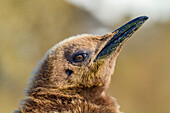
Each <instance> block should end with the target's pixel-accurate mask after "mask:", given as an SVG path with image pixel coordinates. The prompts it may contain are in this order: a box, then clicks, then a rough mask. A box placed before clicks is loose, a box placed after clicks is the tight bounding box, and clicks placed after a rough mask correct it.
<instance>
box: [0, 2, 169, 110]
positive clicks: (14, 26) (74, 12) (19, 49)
mask: <svg viewBox="0 0 170 113" xmlns="http://www.w3.org/2000/svg"><path fill="white" fill-rule="evenodd" d="M0 9H1V10H0V53H1V55H0V112H2V113H10V112H12V111H13V110H14V109H16V107H17V106H18V104H19V100H20V99H22V98H23V95H24V89H25V87H26V84H28V80H29V78H30V74H31V71H32V70H33V68H34V67H35V65H37V62H38V61H39V60H40V59H41V58H42V57H43V56H44V54H45V52H46V51H47V50H48V49H49V48H51V47H52V46H53V45H54V44H55V43H57V42H59V41H61V40H63V39H64V38H67V37H69V36H71V35H76V34H81V33H84V32H85V33H86V32H87V33H89V32H92V31H95V29H97V28H99V27H107V26H102V25H101V24H100V23H99V22H97V21H96V20H95V19H94V18H92V17H91V16H90V15H89V14H87V13H86V12H84V11H82V10H80V9H78V8H75V7H73V6H71V5H69V4H67V3H65V2H64V1H62V0H61V1H59V0H58V1H57V0H56V1H54V0H49V1H46V0H36V1H34V0H29V1H22V0H15V1H13V0H6V1H5V0H4V1H1V2H0ZM149 21H152V20H149ZM149 21H148V22H149ZM118 24H120V23H118ZM145 24H147V23H145ZM117 26H120V25H117ZM169 26H170V22H169V23H166V24H158V23H157V24H154V25H153V26H151V27H142V28H141V29H140V30H139V31H138V32H137V33H135V35H134V36H133V38H132V39H131V40H130V41H128V43H127V44H126V46H125V47H124V49H123V51H122V52H121V54H120V56H119V58H118V60H117V65H116V71H115V74H114V76H113V77H112V81H111V85H110V88H109V90H107V93H108V94H110V95H112V96H114V97H116V98H117V100H118V102H119V104H120V105H121V110H122V111H124V112H127V113H144V112H145V113H161V112H163V113H168V112H169V111H170V107H169V105H170V103H169V102H170V98H169V95H170V82H169V81H170V76H169V74H170V71H169V67H170V61H169V58H170V52H169V51H170V32H169V31H170V27H169ZM113 27H114V28H115V25H114V26H113ZM108 29H109V27H108Z"/></svg>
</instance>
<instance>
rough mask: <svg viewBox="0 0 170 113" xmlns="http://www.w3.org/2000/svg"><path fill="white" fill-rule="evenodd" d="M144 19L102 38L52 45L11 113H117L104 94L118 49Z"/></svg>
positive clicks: (81, 38)
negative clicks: (24, 94)
mask: <svg viewBox="0 0 170 113" xmlns="http://www.w3.org/2000/svg"><path fill="white" fill-rule="evenodd" d="M147 19H148V17H146V16H141V17H138V18H136V19H134V20H132V21H130V22H128V23H127V24H125V25H123V26H122V27H120V28H118V29H116V30H115V31H113V32H112V33H107V34H105V35H103V36H94V35H89V34H84V35H78V36H75V37H71V38H69V39H66V40H64V41H62V42H60V43H58V44H56V45H55V46H54V47H53V48H51V49H50V50H49V51H48V52H47V53H46V55H45V57H44V58H43V59H42V61H41V64H40V65H39V67H38V69H37V70H36V71H35V73H34V75H33V77H32V79H31V82H30V84H29V87H28V89H27V90H26V98H25V99H24V100H22V101H21V104H20V107H19V108H18V109H17V110H16V111H15V113H26V112H30V113H46V112H47V113H58V112H62V113H119V105H118V104H117V103H116V101H115V99H114V98H112V97H110V96H107V95H105V93H104V91H105V89H106V88H107V87H108V85H109V83H110V79H111V75H112V74H113V72H114V67H115V62H116V58H117V56H118V55H119V53H120V51H121V49H122V47H123V46H124V44H125V42H126V41H127V40H128V39H129V37H130V36H131V35H132V34H133V33H134V32H135V31H136V30H137V29H138V28H139V27H140V26H141V25H142V24H143V23H144V22H145V21H146V20H147Z"/></svg>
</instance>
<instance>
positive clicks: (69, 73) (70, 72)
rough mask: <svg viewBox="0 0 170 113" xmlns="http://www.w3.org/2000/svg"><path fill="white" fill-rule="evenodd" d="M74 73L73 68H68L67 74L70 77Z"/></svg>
mask: <svg viewBox="0 0 170 113" xmlns="http://www.w3.org/2000/svg"><path fill="white" fill-rule="evenodd" d="M72 73H73V71H72V70H69V69H67V70H66V74H67V75H68V77H69V76H70V75H71V74H72Z"/></svg>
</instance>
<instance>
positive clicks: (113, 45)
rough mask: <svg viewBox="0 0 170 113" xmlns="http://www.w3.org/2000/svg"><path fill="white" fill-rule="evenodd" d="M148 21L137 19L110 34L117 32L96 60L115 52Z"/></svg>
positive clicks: (143, 17)
mask: <svg viewBox="0 0 170 113" xmlns="http://www.w3.org/2000/svg"><path fill="white" fill-rule="evenodd" d="M147 19H148V17H147V16H140V17H137V18H135V19H133V20H131V21H129V22H128V23H126V24H124V25H123V26H121V27H120V28H118V29H116V30H115V31H113V32H112V33H115V32H117V33H116V34H115V35H114V36H113V37H112V38H111V39H110V40H109V41H108V42H107V43H106V45H105V46H104V48H103V49H102V50H101V51H100V52H99V53H98V55H97V57H96V59H95V60H94V61H96V60H98V59H102V58H105V57H107V56H109V55H111V54H112V53H114V52H115V51H116V49H117V48H118V47H119V46H120V45H121V44H122V43H123V42H124V41H125V40H126V39H127V38H129V37H131V36H132V34H133V33H134V32H135V31H136V30H137V29H138V28H139V27H140V26H142V24H143V23H144V22H145V21H146V20H147Z"/></svg>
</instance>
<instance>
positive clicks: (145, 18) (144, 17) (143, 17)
mask: <svg viewBox="0 0 170 113" xmlns="http://www.w3.org/2000/svg"><path fill="white" fill-rule="evenodd" d="M148 18H149V17H148V16H140V17H138V19H139V20H144V21H145V20H147V19H148Z"/></svg>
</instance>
